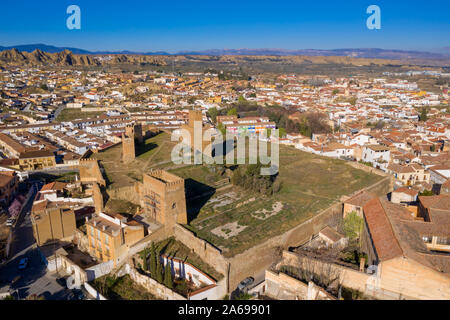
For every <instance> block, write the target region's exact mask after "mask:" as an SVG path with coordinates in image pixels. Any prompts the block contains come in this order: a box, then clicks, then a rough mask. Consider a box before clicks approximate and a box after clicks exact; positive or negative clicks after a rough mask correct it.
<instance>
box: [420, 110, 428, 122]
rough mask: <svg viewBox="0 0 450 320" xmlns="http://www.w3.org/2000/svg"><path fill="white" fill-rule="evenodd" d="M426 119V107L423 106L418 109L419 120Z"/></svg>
mask: <svg viewBox="0 0 450 320" xmlns="http://www.w3.org/2000/svg"><path fill="white" fill-rule="evenodd" d="M427 120H428V110H427V108H425V107H423V108H422V109H421V110H420V116H419V121H427Z"/></svg>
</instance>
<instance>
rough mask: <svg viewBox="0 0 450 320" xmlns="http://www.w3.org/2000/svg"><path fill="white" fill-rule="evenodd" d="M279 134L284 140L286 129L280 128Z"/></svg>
mask: <svg viewBox="0 0 450 320" xmlns="http://www.w3.org/2000/svg"><path fill="white" fill-rule="evenodd" d="M279 134H280V138H283V137H285V136H286V129H285V128H279Z"/></svg>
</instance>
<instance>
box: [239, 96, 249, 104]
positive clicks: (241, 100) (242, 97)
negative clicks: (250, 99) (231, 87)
mask: <svg viewBox="0 0 450 320" xmlns="http://www.w3.org/2000/svg"><path fill="white" fill-rule="evenodd" d="M238 102H239V103H245V102H247V100H245V98H244V96H240V97H239V99H238Z"/></svg>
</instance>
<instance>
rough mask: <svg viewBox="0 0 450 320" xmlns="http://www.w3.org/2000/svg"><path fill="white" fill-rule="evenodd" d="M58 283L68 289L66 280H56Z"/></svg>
mask: <svg viewBox="0 0 450 320" xmlns="http://www.w3.org/2000/svg"><path fill="white" fill-rule="evenodd" d="M56 282H57V283H58V284H59V285H60V286H62V287H64V288H65V287H67V282H66V278H58V279H56Z"/></svg>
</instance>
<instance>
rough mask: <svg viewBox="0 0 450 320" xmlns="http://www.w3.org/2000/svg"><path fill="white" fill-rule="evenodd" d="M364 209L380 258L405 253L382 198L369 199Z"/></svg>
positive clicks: (384, 258)
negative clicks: (382, 203)
mask: <svg viewBox="0 0 450 320" xmlns="http://www.w3.org/2000/svg"><path fill="white" fill-rule="evenodd" d="M363 210H364V217H365V220H366V223H367V226H368V228H369V232H370V236H371V238H372V241H373V244H374V247H375V250H376V254H377V256H378V259H379V260H380V261H386V260H390V259H393V258H395V257H398V256H401V255H403V251H402V248H401V247H400V244H399V243H398V240H397V238H396V237H395V235H394V231H393V229H392V226H391V224H390V222H389V219H388V217H387V215H386V212H385V211H384V208H383V206H382V205H381V202H380V199H378V198H374V199H372V200H369V201H368V202H367V203H366V204H365V205H364V207H363Z"/></svg>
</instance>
